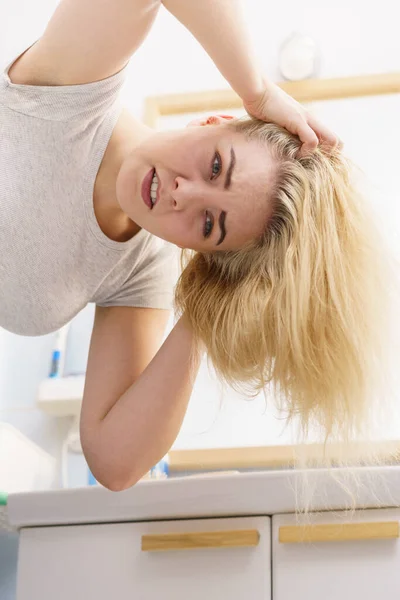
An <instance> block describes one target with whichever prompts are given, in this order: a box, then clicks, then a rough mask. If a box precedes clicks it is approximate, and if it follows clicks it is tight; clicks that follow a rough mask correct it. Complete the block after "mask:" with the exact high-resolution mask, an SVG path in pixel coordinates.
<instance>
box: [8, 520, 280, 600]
mask: <svg viewBox="0 0 400 600" xmlns="http://www.w3.org/2000/svg"><path fill="white" fill-rule="evenodd" d="M270 548H271V531H270V518H269V517H246V518H230V519H204V520H203V519H201V520H186V521H164V522H149V523H118V524H116V523H113V524H104V525H103V524H102V525H78V526H64V527H37V528H29V529H23V530H22V531H21V537H20V553H19V564H18V590H17V600H54V599H55V598H57V600H70V599H71V598H73V599H74V600H88V598H96V600H110V598H112V599H114V598H115V599H119V598H121V599H124V600H125V599H128V598H129V600H156V599H157V598H163V599H167V600H188V598H190V600H221V599H222V598H229V600H248V598H249V597H250V598H252V600H271V551H270Z"/></svg>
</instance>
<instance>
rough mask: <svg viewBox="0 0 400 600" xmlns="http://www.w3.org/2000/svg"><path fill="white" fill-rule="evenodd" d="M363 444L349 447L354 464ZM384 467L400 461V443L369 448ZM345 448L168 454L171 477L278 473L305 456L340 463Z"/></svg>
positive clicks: (317, 446) (291, 447) (319, 446)
mask: <svg viewBox="0 0 400 600" xmlns="http://www.w3.org/2000/svg"><path fill="white" fill-rule="evenodd" d="M363 447H365V445H363V444H357V443H353V444H349V446H348V447H347V448H346V459H347V460H348V461H349V463H350V462H351V460H352V457H353V458H354V462H355V463H357V460H359V459H360V457H362V455H363ZM371 450H373V451H374V453H375V455H376V456H377V457H379V458H380V461H381V464H385V463H386V464H389V463H391V464H393V463H395V462H399V459H400V440H390V441H389V440H388V441H387V442H375V443H371V444H368V451H371ZM343 452H344V450H343V446H341V445H340V444H331V445H330V446H328V447H324V446H323V444H307V445H302V444H299V445H295V444H293V445H286V446H251V447H241V448H204V449H198V450H171V451H170V452H169V453H168V456H169V460H170V471H171V473H181V472H183V471H200V472H202V471H213V470H229V469H277V468H288V467H294V466H296V465H298V464H299V463H300V457H302V456H304V455H305V454H306V456H307V458H309V459H310V460H315V461H316V462H317V461H320V460H321V457H326V458H329V459H332V460H333V462H334V461H335V460H337V461H339V460H340V458H341V457H342V458H343Z"/></svg>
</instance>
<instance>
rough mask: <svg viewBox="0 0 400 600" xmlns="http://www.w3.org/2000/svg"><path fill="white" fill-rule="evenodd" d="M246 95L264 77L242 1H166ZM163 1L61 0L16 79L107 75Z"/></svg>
mask: <svg viewBox="0 0 400 600" xmlns="http://www.w3.org/2000/svg"><path fill="white" fill-rule="evenodd" d="M163 4H164V5H165V7H166V8H167V9H168V10H169V11H170V12H171V13H172V14H173V15H174V16H175V17H176V18H177V19H179V21H181V22H182V23H183V24H184V25H185V27H187V29H189V31H191V33H193V35H194V36H195V37H196V38H197V39H198V41H199V42H200V43H201V44H202V46H203V47H204V49H205V50H206V51H207V52H208V54H209V55H210V57H211V59H212V60H213V61H214V63H215V64H216V66H217V67H218V69H219V70H220V72H221V73H222V75H223V76H224V77H225V78H226V79H227V80H228V82H229V83H230V85H231V86H232V88H233V89H234V90H235V91H236V92H237V93H238V94H239V95H240V96H241V97H242V98H243V99H250V100H251V99H253V98H254V97H256V96H257V95H259V93H260V90H261V88H262V86H263V85H264V84H263V79H262V77H261V73H260V70H259V68H258V65H257V62H256V60H255V57H254V52H253V48H252V45H251V42H250V37H249V35H248V32H247V30H246V28H245V26H244V25H243V19H242V15H241V11H240V2H239V0H164V2H163ZM160 5H161V0H61V2H60V3H59V5H58V6H57V8H56V10H55V12H54V14H53V16H52V17H51V19H50V21H49V23H48V25H47V27H46V30H45V32H44V34H43V36H42V37H41V39H40V40H39V41H38V42H37V43H36V44H35V45H34V46H33V47H32V48H31V49H30V50H29V51H28V52H26V53H25V54H24V55H23V56H22V58H21V59H20V60H19V61H18V63H16V64H15V65H14V67H13V68H12V70H11V71H10V77H11V78H12V81H13V82H14V83H30V84H32V85H40V84H41V85H74V84H79V83H87V82H91V81H97V80H99V79H104V78H106V77H108V76H110V75H113V74H114V73H116V72H117V71H119V70H120V69H122V67H123V66H124V65H125V64H126V63H127V62H128V61H129V59H130V57H131V56H132V54H133V53H134V52H135V51H136V50H137V48H139V46H140V45H141V44H142V42H143V40H144V39H145V38H146V36H147V34H148V32H149V31H150V28H151V26H152V24H153V22H154V19H155V17H156V15H157V13H158V10H159V8H160Z"/></svg>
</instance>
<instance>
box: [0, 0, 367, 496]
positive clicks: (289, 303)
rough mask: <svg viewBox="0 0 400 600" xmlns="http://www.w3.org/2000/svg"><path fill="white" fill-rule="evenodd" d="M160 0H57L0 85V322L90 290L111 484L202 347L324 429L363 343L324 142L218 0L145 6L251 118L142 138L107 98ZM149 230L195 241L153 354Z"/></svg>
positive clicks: (162, 261)
mask: <svg viewBox="0 0 400 600" xmlns="http://www.w3.org/2000/svg"><path fill="white" fill-rule="evenodd" d="M160 4H161V2H159V1H157V0H151V1H148V0H129V1H126V0H113V1H108V0H104V1H103V2H100V3H99V2H98V1H97V0H62V1H61V3H60V4H59V6H58V7H57V9H56V11H55V13H54V15H53V17H52V19H51V20H50V22H49V24H48V26H47V28H46V30H45V32H44V34H43V36H42V37H41V38H40V40H39V41H38V42H36V43H35V44H34V45H33V46H31V47H30V48H29V49H28V50H27V51H25V53H24V54H22V55H21V56H20V57H19V58H18V59H17V60H16V61H14V62H13V63H12V64H11V65H10V67H9V68H8V69H7V70H6V72H5V74H4V77H3V80H2V82H1V87H0V118H1V125H2V131H3V133H2V136H3V142H4V141H5V143H3V144H2V149H1V150H0V161H1V167H0V170H1V172H2V191H1V196H0V198H1V204H0V206H1V212H2V215H1V219H0V237H1V240H2V242H1V243H2V252H1V258H0V273H1V281H2V292H1V294H2V295H1V305H0V325H1V326H3V327H5V328H8V329H10V330H12V331H14V332H16V333H20V334H24V335H40V334H43V333H47V332H48V331H52V330H55V329H57V328H58V327H60V326H61V325H62V324H63V323H65V322H66V321H68V320H69V319H70V318H72V317H73V316H74V314H76V313H77V312H78V311H79V310H80V309H81V308H82V307H83V306H85V304H86V303H87V302H95V303H96V315H95V322H94V329H93V334H92V339H91V346H90V352H89V358H88V365H87V374H86V384H85V391H84V399H83V406H82V414H81V438H82V445H83V448H84V452H85V456H86V458H87V461H88V463H89V466H90V468H91V470H92V472H93V473H94V475H95V477H96V478H97V479H98V480H99V481H100V482H101V483H102V484H103V485H105V486H106V487H108V488H109V489H111V490H121V489H124V488H126V487H129V486H131V485H133V484H134V483H135V482H136V481H138V479H139V478H140V477H141V476H142V475H143V474H144V473H145V472H146V471H148V470H149V468H150V467H151V466H152V465H153V464H155V463H156V462H157V461H158V460H159V459H160V457H162V456H163V455H164V454H165V453H166V452H167V451H168V449H169V448H170V446H171V445H172V443H173V441H174V439H175V437H176V435H177V433H178V431H179V428H180V426H181V423H182V420H183V417H184V414H185V411H186V407H187V402H188V399H189V397H190V394H191V390H192V386H193V383H194V379H195V376H196V373H197V369H198V367H199V363H200V358H201V354H202V352H203V350H204V349H206V350H207V351H208V353H209V356H210V357H211V359H212V360H213V363H214V366H215V367H216V368H217V370H218V372H219V374H220V375H221V378H222V379H225V380H227V381H229V382H230V383H232V384H233V385H234V384H235V383H244V384H250V385H251V389H252V390H253V391H254V390H255V391H258V390H260V389H263V386H264V385H265V384H266V383H267V381H268V380H269V379H271V380H272V381H273V382H274V384H275V385H276V387H277V389H278V390H280V391H282V392H283V393H284V397H285V399H286V402H287V407H288V409H289V416H291V415H293V414H296V412H299V413H300V416H301V418H302V422H303V425H304V426H305V427H306V426H307V425H308V424H309V423H311V422H312V420H313V419H316V420H317V422H319V423H320V424H321V425H322V426H323V427H324V428H325V429H326V431H327V432H328V433H329V432H330V431H331V430H332V429H333V428H334V426H335V425H337V424H338V423H339V424H340V423H343V422H344V421H345V420H346V419H347V420H348V422H349V423H350V422H351V419H352V418H353V417H354V416H357V415H358V414H359V413H360V411H361V407H362V404H363V400H362V399H361V396H360V393H361V392H363V391H364V389H365V385H366V381H367V379H368V378H367V374H368V368H369V366H370V362H371V360H370V359H371V356H372V354H373V353H372V350H371V343H370V342H371V336H372V335H373V333H374V332H375V329H374V328H373V327H372V328H371V330H369V329H368V328H365V327H364V324H363V323H360V322H359V319H357V311H358V309H359V304H358V303H359V302H360V297H359V294H360V291H364V290H366V289H368V290H369V291H370V292H371V301H370V300H369V299H367V300H366V301H365V302H363V311H364V314H365V315H366V318H367V319H368V317H369V316H371V315H372V314H373V310H374V309H375V308H376V305H375V304H374V302H373V301H372V298H373V299H376V294H375V293H374V289H373V285H372V286H371V289H369V288H368V285H369V284H371V283H373V284H375V283H376V282H375V281H372V279H373V277H374V276H375V275H376V271H375V270H374V269H373V267H372V265H371V263H370V259H371V253H370V252H369V247H368V243H367V241H368V240H367V239H366V237H365V227H364V224H363V218H364V217H363V210H362V209H360V204H359V203H358V200H357V197H356V195H355V193H354V192H353V190H352V188H351V184H350V182H349V178H348V172H347V166H346V164H345V162H344V159H343V158H342V157H341V155H340V151H339V141H338V139H337V138H336V136H335V135H334V134H333V133H331V132H330V131H329V130H327V129H326V128H325V127H324V126H322V125H321V124H320V123H318V122H317V121H316V120H315V118H314V117H313V116H311V115H310V114H309V113H308V112H307V111H305V110H304V109H303V108H302V107H301V106H300V105H299V104H297V103H296V102H295V101H294V100H293V99H291V98H290V97H288V96H287V95H286V94H284V93H283V92H282V91H281V90H280V89H279V88H277V87H276V86H275V85H274V84H273V83H272V82H270V81H268V80H267V79H266V78H265V77H264V76H263V75H262V74H261V72H260V70H259V68H258V66H257V63H256V61H255V59H254V57H253V54H252V51H251V47H250V43H249V40H248V38H247V36H246V32H245V31H244V28H243V25H242V19H241V16H240V13H239V8H238V6H237V3H236V2H233V1H232V0H219V1H217V0H202V2H196V0H165V1H164V2H163V4H164V6H165V7H166V8H167V9H168V10H169V11H170V12H171V13H172V14H173V15H174V16H175V17H176V18H178V19H179V20H180V21H181V22H182V23H183V24H184V25H185V26H186V27H187V28H188V29H189V30H190V31H191V32H192V33H193V34H194V35H195V36H196V38H197V39H198V40H199V42H200V43H201V44H202V45H203V47H204V49H205V50H206V51H207V52H208V53H209V55H210V56H211V58H212V59H213V61H214V62H215V64H216V66H217V67H218V68H219V70H220V71H221V73H222V74H223V75H224V76H225V78H226V79H227V80H228V82H229V83H230V85H231V86H232V88H233V89H234V90H235V91H236V92H237V93H238V94H239V95H240V97H241V98H242V99H243V102H244V106H245V108H246V109H247V111H248V113H249V114H250V115H252V117H253V118H252V119H248V120H247V121H238V120H235V119H232V118H230V117H226V116H216V115H214V116H210V117H209V118H205V119H204V120H200V121H197V122H194V123H192V124H191V125H192V126H191V127H188V128H186V129H185V130H181V131H174V132H154V131H152V130H150V129H149V128H148V127H146V126H144V125H143V124H142V123H140V122H138V121H137V120H135V119H134V118H133V117H132V116H131V115H130V114H129V113H128V112H127V111H125V110H121V108H120V106H119V104H118V102H117V96H118V91H119V88H120V87H121V84H122V82H123V79H124V67H125V65H126V63H127V62H128V60H129V58H130V57H131V55H132V54H133V53H134V51H135V50H136V49H137V48H138V47H139V46H140V44H141V43H142V41H143V40H144V39H145V37H146V35H147V33H148V31H149V29H150V27H151V25H152V23H153V21H154V19H155V17H156V14H157V11H158V9H159V6H160ZM232 42H233V43H232ZM263 121H269V123H266V122H263ZM83 207H84V208H83ZM151 234H154V235H151ZM154 236H157V237H154ZM159 238H162V239H164V240H166V241H167V242H171V243H172V244H175V245H176V246H179V247H181V248H184V249H185V251H187V249H191V250H194V251H195V255H194V257H192V258H190V259H189V262H188V264H187V266H186V268H185V270H184V272H183V274H182V277H181V278H180V281H179V284H178V286H177V289H176V298H175V300H176V307H177V309H178V310H179V311H180V313H181V314H182V315H183V316H182V317H181V318H180V320H179V321H178V323H177V324H176V326H175V327H174V328H173V330H172V332H171V333H170V335H169V336H168V338H167V339H166V340H165V342H164V343H163V345H162V346H161V348H160V344H161V340H162V336H163V333H164V330H165V327H166V324H167V320H168V317H169V312H168V310H166V309H168V308H169V307H170V295H171V290H172V287H173V284H174V283H175V282H174V280H173V275H172V274H171V272H170V264H171V260H172V256H173V255H172V254H171V252H170V249H171V248H172V246H170V245H166V246H165V247H161V246H160V243H159ZM368 263H369V267H368V268H367V264H368ZM371 273H372V275H371ZM349 327H351V328H352V329H351V331H349ZM355 398H357V400H355Z"/></svg>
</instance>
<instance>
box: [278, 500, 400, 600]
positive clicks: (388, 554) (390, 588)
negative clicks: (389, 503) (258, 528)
mask: <svg viewBox="0 0 400 600" xmlns="http://www.w3.org/2000/svg"><path fill="white" fill-rule="evenodd" d="M399 520H400V509H397V508H396V509H382V510H362V511H357V512H356V513H355V514H354V515H353V516H352V517H349V516H348V515H345V514H344V513H340V512H335V513H329V512H327V513H324V514H318V515H315V516H312V517H311V522H310V525H309V527H307V528H306V529H304V527H302V526H297V524H296V517H295V515H276V516H274V517H273V523H272V581H273V586H272V587H273V594H272V597H273V600H288V598H296V600H321V598H323V599H324V600H338V599H340V600H355V599H358V598H362V600H378V599H379V598H385V600H399V598H400V541H399V537H398V536H399ZM304 538H307V539H308V540H309V541H298V540H299V539H300V540H301V539H304Z"/></svg>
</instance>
